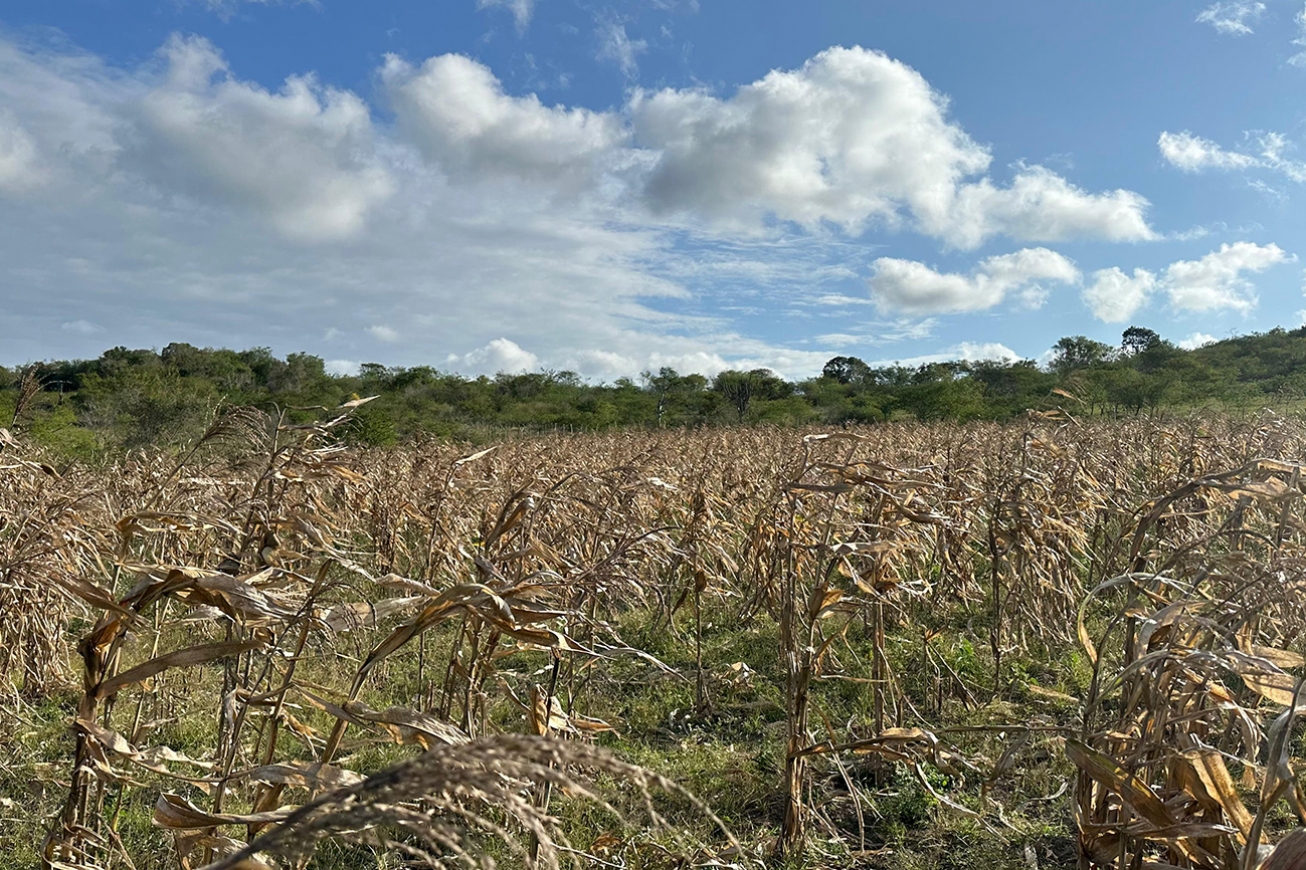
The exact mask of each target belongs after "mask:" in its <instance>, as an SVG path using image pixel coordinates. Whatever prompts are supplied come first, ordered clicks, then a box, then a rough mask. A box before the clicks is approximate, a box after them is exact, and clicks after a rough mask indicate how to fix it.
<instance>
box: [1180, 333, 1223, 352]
mask: <svg viewBox="0 0 1306 870" xmlns="http://www.w3.org/2000/svg"><path fill="white" fill-rule="evenodd" d="M1217 341H1219V339H1218V338H1216V337H1215V336H1214V335H1207V334H1206V333H1204V332H1194V333H1193V334H1192V335H1190V336H1188V337H1187V338H1185V339H1183V340H1181V341H1179V342H1178V345H1179V346H1180V347H1182V348H1183V349H1184V350H1197V348H1199V347H1205V346H1206V345H1208V344H1214V343H1215V342H1217Z"/></svg>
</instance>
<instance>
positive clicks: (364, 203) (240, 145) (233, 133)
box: [133, 37, 395, 241]
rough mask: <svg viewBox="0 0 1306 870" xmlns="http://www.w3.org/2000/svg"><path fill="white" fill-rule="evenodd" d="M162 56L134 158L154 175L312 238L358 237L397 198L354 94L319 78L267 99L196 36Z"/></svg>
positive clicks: (142, 111)
mask: <svg viewBox="0 0 1306 870" xmlns="http://www.w3.org/2000/svg"><path fill="white" fill-rule="evenodd" d="M162 54H163V57H164V58H165V60H166V61H167V64H168V70H167V75H166V77H165V79H164V81H163V82H162V83H161V84H160V85H159V86H158V87H156V88H153V89H151V90H150V91H149V92H148V93H147V94H145V95H144V97H143V98H142V99H141V100H140V102H139V104H138V106H137V107H136V109H137V111H138V113H139V123H140V127H141V132H142V133H143V134H144V138H143V139H142V141H141V142H140V152H139V153H136V154H134V155H133V157H134V158H135V162H136V168H137V169H138V170H139V171H141V172H142V173H144V174H146V175H147V176H149V177H151V178H153V179H154V180H156V181H159V182H161V183H165V184H168V185H169V186H171V187H174V188H175V189H179V190H183V191H185V192H186V193H188V194H190V195H191V196H193V197H195V198H196V199H198V200H211V199H217V200H219V201H223V202H227V203H231V204H234V205H238V206H241V207H244V208H248V209H250V210H251V211H253V212H255V213H257V214H259V215H262V216H263V217H265V218H266V219H267V220H269V221H270V222H271V223H272V224H273V225H274V226H275V227H276V228H277V229H278V230H280V231H281V232H282V233H283V234H285V235H286V236H288V237H291V238H295V239H300V240H305V241H322V240H333V239H340V238H346V237H349V236H352V235H354V234H356V233H357V232H358V231H359V230H360V229H361V228H362V226H363V223H364V221H365V219H366V218H367V216H368V214H369V212H371V211H373V210H374V209H376V208H377V207H378V206H380V205H381V204H383V203H384V202H385V201H386V200H387V199H389V198H390V196H391V194H392V193H393V192H394V187H395V185H394V179H393V178H392V176H391V174H390V172H389V171H388V170H387V169H386V168H385V166H384V165H383V164H382V163H381V161H380V159H379V158H378V156H377V154H376V151H375V142H374V135H373V129H372V123H371V119H370V116H369V111H368V108H367V105H366V104H365V103H364V102H363V101H362V100H361V99H359V98H358V97H357V96H356V95H354V94H352V93H349V92H347V91H338V90H335V89H333V88H323V87H321V86H319V85H318V84H317V83H316V81H315V80H314V79H313V77H312V76H292V77H290V78H288V79H286V83H285V85H284V86H283V88H282V89H281V91H280V92H279V93H275V94H274V93H270V92H268V91H265V90H263V89H262V88H261V87H259V86H257V85H254V84H250V83H246V82H241V81H239V80H237V79H235V78H234V77H233V76H231V74H230V71H229V70H228V68H227V64H226V61H225V60H223V58H222V56H221V54H219V53H218V51H217V49H215V48H214V47H213V46H212V45H211V44H210V43H209V42H207V41H205V40H203V39H199V38H190V39H183V38H180V37H173V38H172V39H170V40H169V41H168V43H167V45H165V46H164V49H163V52H162Z"/></svg>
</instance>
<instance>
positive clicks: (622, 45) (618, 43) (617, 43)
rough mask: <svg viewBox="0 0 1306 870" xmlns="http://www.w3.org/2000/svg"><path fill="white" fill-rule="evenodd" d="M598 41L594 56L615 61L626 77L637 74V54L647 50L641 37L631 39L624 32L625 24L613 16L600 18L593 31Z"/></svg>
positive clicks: (630, 77)
mask: <svg viewBox="0 0 1306 870" xmlns="http://www.w3.org/2000/svg"><path fill="white" fill-rule="evenodd" d="M594 35H595V37H596V38H597V39H598V41H599V49H598V53H597V54H596V55H595V57H596V58H597V59H598V60H601V61H610V62H612V63H615V64H616V65H617V66H618V67H619V68H620V69H621V74H622V75H624V76H625V77H626V78H628V79H633V78H635V77H636V76H638V75H639V62H638V60H637V58H638V56H639V55H641V54H643V53H644V52H646V51H648V43H647V42H646V41H644V40H642V39H631V38H630V36H629V35H628V34H627V33H626V25H624V24H622V23H621V22H619V21H617V20H616V18H614V17H611V16H609V17H606V18H603V19H600V21H599V26H598V29H596V30H595V31H594Z"/></svg>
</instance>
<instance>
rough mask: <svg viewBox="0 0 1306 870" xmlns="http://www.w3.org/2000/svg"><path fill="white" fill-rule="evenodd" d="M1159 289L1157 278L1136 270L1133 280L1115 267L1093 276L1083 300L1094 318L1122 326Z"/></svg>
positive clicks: (1097, 272)
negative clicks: (1157, 287)
mask: <svg viewBox="0 0 1306 870" xmlns="http://www.w3.org/2000/svg"><path fill="white" fill-rule="evenodd" d="M1155 289H1156V275H1154V274H1152V273H1151V272H1149V271H1147V270H1146V269H1135V270H1134V274H1133V276H1132V277H1131V276H1129V275H1127V274H1125V272H1124V271H1122V270H1121V269H1118V268H1116V267H1115V266H1112V267H1111V268H1110V269H1099V270H1098V271H1096V272H1094V273H1093V283H1091V284H1089V285H1088V286H1087V287H1085V288H1084V293H1083V298H1084V301H1085V302H1086V303H1088V307H1089V308H1091V309H1093V316H1094V317H1096V318H1097V319H1098V320H1101V321H1104V322H1106V323H1123V322H1125V321H1126V320H1128V319H1129V318H1131V317H1133V316H1134V313H1135V312H1137V311H1138V309H1140V308H1142V307H1143V306H1144V305H1145V304H1147V300H1148V297H1150V296H1151V294H1152V291H1153V290H1155Z"/></svg>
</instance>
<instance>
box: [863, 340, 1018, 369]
mask: <svg viewBox="0 0 1306 870" xmlns="http://www.w3.org/2000/svg"><path fill="white" fill-rule="evenodd" d="M1020 359H1022V357H1021V355H1020V354H1018V353H1016V352H1015V351H1014V350H1012V349H1011V348H1009V347H1007V346H1006V345H1005V344H999V343H998V342H996V341H989V342H973V341H963V342H961V343H960V344H955V345H953V346H952V347H949V348H947V349H945V350H941V351H939V352H937V353H930V354H924V355H922V356H914V357H908V358H907V359H895V360H876V361H875V362H873V363H871V366H872V367H873V368H880V367H884V366H895V365H896V366H906V367H908V368H915V367H917V366H923V365H929V364H930V363H941V362H957V361H961V362H1008V363H1010V362H1016V361H1017V360H1020Z"/></svg>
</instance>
